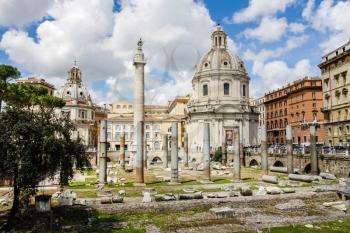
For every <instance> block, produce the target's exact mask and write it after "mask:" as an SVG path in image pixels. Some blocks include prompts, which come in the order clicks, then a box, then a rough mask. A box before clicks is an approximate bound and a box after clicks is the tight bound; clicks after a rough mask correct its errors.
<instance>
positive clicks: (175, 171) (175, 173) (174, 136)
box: [170, 122, 179, 183]
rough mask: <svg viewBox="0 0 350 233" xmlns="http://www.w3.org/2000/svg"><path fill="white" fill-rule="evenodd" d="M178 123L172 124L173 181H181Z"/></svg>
mask: <svg viewBox="0 0 350 233" xmlns="http://www.w3.org/2000/svg"><path fill="white" fill-rule="evenodd" d="M177 126H178V123H177V122H173V123H172V124H171V181H170V182H171V183H178V182H179V168H178V167H179V163H178V158H179V149H178V128H177Z"/></svg>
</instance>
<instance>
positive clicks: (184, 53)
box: [0, 0, 235, 103]
mask: <svg viewBox="0 0 350 233" xmlns="http://www.w3.org/2000/svg"><path fill="white" fill-rule="evenodd" d="M0 1H1V0H0ZM113 4H114V1H113V0H104V1H100V0H62V1H55V3H54V5H53V6H52V7H51V8H50V9H49V10H48V11H47V12H46V14H47V15H48V16H49V17H50V18H51V20H46V21H44V22H42V23H40V25H39V26H38V28H37V39H36V40H34V39H33V38H31V37H30V36H29V35H28V34H27V33H26V32H24V31H22V30H16V29H11V30H9V31H7V32H6V33H5V34H4V35H3V38H2V39H1V42H0V48H2V49H3V50H4V51H5V52H6V53H7V54H8V56H9V58H10V59H11V60H12V61H13V62H15V63H16V64H17V65H18V66H19V67H20V68H21V69H25V70H27V71H29V72H31V73H33V74H38V75H42V76H44V77H45V78H47V79H48V80H49V81H51V78H52V77H55V78H52V81H54V82H56V83H60V82H59V81H58V80H57V77H60V78H61V80H64V79H65V78H66V72H67V70H68V69H69V67H70V66H71V65H72V62H73V60H74V58H77V59H78V65H79V66H80V67H81V69H82V72H83V80H84V82H85V83H89V84H90V86H91V85H92V84H95V82H94V81H99V80H100V81H99V82H103V83H104V85H106V86H107V87H108V88H107V90H105V91H98V90H95V91H92V93H91V94H92V96H93V97H94V98H96V100H95V101H96V102H103V101H107V102H112V101H115V100H117V99H121V98H132V97H133V94H132V91H133V74H134V69H133V66H132V58H133V54H134V51H135V49H136V43H137V41H138V39H139V38H140V37H142V38H143V40H144V41H145V44H144V52H145V56H146V58H147V65H146V95H147V97H148V98H147V99H146V101H148V102H154V103H155V102H162V103H164V102H166V100H168V99H169V98H171V97H174V96H175V95H177V94H187V93H188V92H190V90H191V79H192V71H193V70H194V66H195V65H196V63H197V62H198V60H199V58H200V55H201V54H202V53H203V52H205V51H206V50H207V49H208V48H209V47H210V33H211V31H212V30H213V25H214V22H213V21H212V20H211V18H210V15H209V12H208V10H207V9H206V7H205V6H204V4H203V3H202V2H200V1H192V0H177V1H164V0H124V1H121V2H120V4H121V10H120V11H119V12H113ZM174 9H176V11H174ZM229 44H230V45H231V48H233V49H234V48H235V44H234V42H233V41H232V40H229ZM93 82H94V83H93ZM90 89H91V88H90ZM153 93H155V94H153Z"/></svg>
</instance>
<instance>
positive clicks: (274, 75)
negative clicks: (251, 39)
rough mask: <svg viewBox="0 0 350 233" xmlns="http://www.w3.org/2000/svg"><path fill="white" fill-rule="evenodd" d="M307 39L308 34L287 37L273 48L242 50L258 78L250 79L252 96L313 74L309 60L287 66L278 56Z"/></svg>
mask: <svg viewBox="0 0 350 233" xmlns="http://www.w3.org/2000/svg"><path fill="white" fill-rule="evenodd" d="M307 40H308V36H306V35H303V36H294V37H291V38H289V39H288V41H287V42H286V43H285V45H284V46H283V47H279V48H276V49H273V50H268V49H262V50H261V51H259V52H258V53H254V52H253V51H251V50H250V49H248V50H247V51H245V52H244V54H243V58H244V59H245V60H247V61H252V62H253V67H252V74H253V75H256V76H257V77H258V78H257V79H253V80H252V84H251V86H252V87H254V88H253V90H252V91H251V93H252V95H253V96H254V97H257V96H261V95H263V94H264V93H265V92H266V90H271V89H276V88H278V87H280V86H282V85H284V84H286V83H288V82H292V81H294V80H295V79H300V78H302V77H304V76H312V75H314V74H315V72H314V69H313V68H312V66H311V65H310V61H309V60H307V59H302V60H300V61H299V62H297V63H296V64H295V66H294V67H289V66H288V65H287V63H286V62H285V61H283V60H280V58H281V57H282V56H283V55H284V54H286V53H288V52H289V51H291V50H293V49H295V48H298V47H300V46H301V45H302V44H304V43H305V42H306V41H307Z"/></svg>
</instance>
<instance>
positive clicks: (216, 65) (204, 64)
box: [196, 27, 246, 73]
mask: <svg viewBox="0 0 350 233" xmlns="http://www.w3.org/2000/svg"><path fill="white" fill-rule="evenodd" d="M211 40H212V48H211V49H210V50H209V52H207V53H206V54H205V55H204V56H203V57H202V59H201V61H200V62H199V63H198V65H197V69H196V73H201V72H205V71H210V70H234V71H239V72H243V73H246V69H245V67H244V62H243V61H242V60H241V59H240V58H239V57H238V56H237V55H236V54H233V53H231V52H230V51H229V50H228V49H227V35H226V33H225V32H224V31H223V30H222V28H221V27H217V28H216V30H215V31H214V32H213V33H212V35H211Z"/></svg>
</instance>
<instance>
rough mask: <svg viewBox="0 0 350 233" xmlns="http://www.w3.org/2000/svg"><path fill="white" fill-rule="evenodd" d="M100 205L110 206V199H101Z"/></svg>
mask: <svg viewBox="0 0 350 233" xmlns="http://www.w3.org/2000/svg"><path fill="white" fill-rule="evenodd" d="M101 204H103V205H104V204H112V198H111V197H102V198H101Z"/></svg>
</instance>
